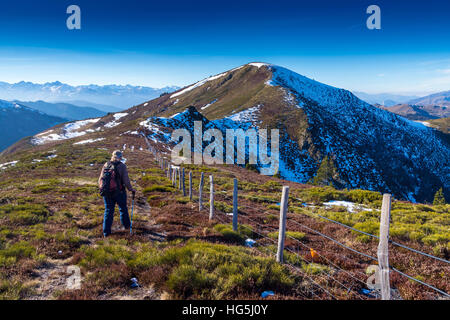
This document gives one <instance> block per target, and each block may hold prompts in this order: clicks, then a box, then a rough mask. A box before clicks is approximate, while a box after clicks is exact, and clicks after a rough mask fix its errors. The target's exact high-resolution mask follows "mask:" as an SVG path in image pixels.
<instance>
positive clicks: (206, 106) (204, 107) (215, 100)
mask: <svg viewBox="0 0 450 320" xmlns="http://www.w3.org/2000/svg"><path fill="white" fill-rule="evenodd" d="M215 102H217V99H214V100H213V101H211V102H210V103H208V104H207V105H205V106H203V107H202V110H205V109H206V108H208V107H209V106H211V105H212V104H213V103H215Z"/></svg>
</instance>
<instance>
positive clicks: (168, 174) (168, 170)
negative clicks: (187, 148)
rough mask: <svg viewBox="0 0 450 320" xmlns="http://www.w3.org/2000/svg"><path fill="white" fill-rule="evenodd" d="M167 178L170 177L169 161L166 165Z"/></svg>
mask: <svg viewBox="0 0 450 320" xmlns="http://www.w3.org/2000/svg"><path fill="white" fill-rule="evenodd" d="M167 179H170V163H169V164H168V166H167Z"/></svg>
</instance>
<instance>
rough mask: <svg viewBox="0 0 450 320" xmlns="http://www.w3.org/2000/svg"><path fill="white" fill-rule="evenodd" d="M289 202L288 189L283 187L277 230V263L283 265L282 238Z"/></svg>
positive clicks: (284, 231)
mask: <svg viewBox="0 0 450 320" xmlns="http://www.w3.org/2000/svg"><path fill="white" fill-rule="evenodd" d="M288 200H289V187H288V186H284V187H283V193H282V195H281V203H280V227H279V229H278V251H277V262H279V263H283V250H284V237H285V233H286V216H287V209H288Z"/></svg>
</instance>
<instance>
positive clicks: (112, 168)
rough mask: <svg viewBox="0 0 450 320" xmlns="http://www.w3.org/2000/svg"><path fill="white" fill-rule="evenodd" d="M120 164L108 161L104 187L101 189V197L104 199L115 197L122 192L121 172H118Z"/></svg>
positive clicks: (103, 178) (104, 175)
mask: <svg viewBox="0 0 450 320" xmlns="http://www.w3.org/2000/svg"><path fill="white" fill-rule="evenodd" d="M117 164H118V163H114V162H111V161H108V163H107V165H106V167H105V169H104V170H103V176H102V186H101V188H100V195H101V196H102V197H113V196H115V195H116V194H117V193H119V192H120V189H121V183H120V176H119V172H118V171H117V167H116V165H117Z"/></svg>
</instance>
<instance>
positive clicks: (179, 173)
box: [178, 168, 181, 190]
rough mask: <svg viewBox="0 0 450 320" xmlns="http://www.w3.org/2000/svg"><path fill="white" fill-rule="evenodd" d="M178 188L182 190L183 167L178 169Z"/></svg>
mask: <svg viewBox="0 0 450 320" xmlns="http://www.w3.org/2000/svg"><path fill="white" fill-rule="evenodd" d="M178 189H179V190H181V168H180V169H178Z"/></svg>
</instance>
